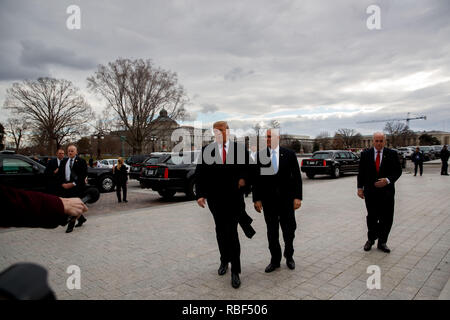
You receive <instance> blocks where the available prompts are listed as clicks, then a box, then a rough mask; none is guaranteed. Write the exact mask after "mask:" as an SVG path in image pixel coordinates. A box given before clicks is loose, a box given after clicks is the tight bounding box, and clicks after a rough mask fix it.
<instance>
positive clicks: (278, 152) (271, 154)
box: [269, 145, 280, 170]
mask: <svg viewBox="0 0 450 320" xmlns="http://www.w3.org/2000/svg"><path fill="white" fill-rule="evenodd" d="M269 150H270V160H272V156H273V152H274V151H275V152H276V156H277V169H278V170H280V145H278V146H277V147H276V148H275V149H270V148H269Z"/></svg>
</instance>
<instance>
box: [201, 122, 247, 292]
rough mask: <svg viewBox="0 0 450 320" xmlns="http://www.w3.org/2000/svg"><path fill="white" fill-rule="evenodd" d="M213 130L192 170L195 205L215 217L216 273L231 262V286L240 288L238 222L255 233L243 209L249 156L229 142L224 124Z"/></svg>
mask: <svg viewBox="0 0 450 320" xmlns="http://www.w3.org/2000/svg"><path fill="white" fill-rule="evenodd" d="M213 128H214V134H215V140H216V141H215V142H213V143H211V144H209V145H208V146H206V147H205V148H203V152H202V159H201V161H199V163H198V164H197V167H196V171H195V179H196V180H195V181H196V194H197V203H198V205H199V206H200V207H202V208H204V207H205V206H206V204H207V205H208V208H209V210H210V211H211V213H212V216H213V218H214V223H215V225H216V238H217V244H218V246H219V252H220V266H219V269H218V274H219V275H221V276H222V275H224V274H225V273H226V272H227V269H228V264H229V263H231V285H232V286H233V288H239V286H240V284H241V281H240V278H239V274H240V273H241V262H240V250H241V249H240V244H239V236H238V230H237V226H238V223H239V224H241V226H242V227H243V229H244V228H245V229H249V230H251V231H253V232H252V233H253V234H254V230H253V228H251V226H250V223H251V221H252V219H251V218H250V217H248V216H247V215H246V214H245V210H243V208H242V205H243V192H244V187H245V185H246V184H247V183H248V179H249V167H248V165H247V164H248V161H249V160H248V159H249V155H248V151H247V150H246V149H245V145H244V144H239V143H236V142H232V141H230V140H229V139H228V124H227V123H226V122H225V121H218V122H216V123H214V125H213ZM244 218H245V219H244ZM244 225H245V227H244ZM245 229H244V231H245ZM246 234H248V230H247V232H246ZM247 236H249V235H247ZM250 236H251V235H250ZM250 236H249V237H250Z"/></svg>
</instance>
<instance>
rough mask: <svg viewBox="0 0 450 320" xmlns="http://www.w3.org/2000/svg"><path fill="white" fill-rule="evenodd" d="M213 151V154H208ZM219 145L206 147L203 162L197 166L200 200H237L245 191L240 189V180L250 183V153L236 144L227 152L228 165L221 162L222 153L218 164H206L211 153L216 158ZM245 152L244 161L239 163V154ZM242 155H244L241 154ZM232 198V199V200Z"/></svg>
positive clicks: (203, 152) (196, 174)
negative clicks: (206, 156) (206, 158)
mask: <svg viewBox="0 0 450 320" xmlns="http://www.w3.org/2000/svg"><path fill="white" fill-rule="evenodd" d="M205 150H206V151H205ZM208 150H212V152H208ZM217 150H218V145H217V143H216V142H214V143H212V144H210V145H209V146H207V147H204V148H203V150H202V155H203V159H202V162H201V163H199V164H197V167H196V169H195V181H196V192H197V199H198V198H206V199H208V200H212V199H226V198H227V197H228V198H229V200H233V199H234V200H236V199H237V198H234V197H239V196H241V195H242V192H243V190H240V189H239V188H238V184H239V179H244V180H245V181H246V184H247V183H248V182H249V181H248V180H249V176H250V174H249V168H248V161H249V153H248V151H247V150H246V149H245V146H243V145H242V144H238V143H236V142H231V141H230V145H229V151H228V152H227V164H225V165H224V164H222V162H221V161H220V153H219V154H218V155H217V159H218V160H219V161H218V163H213V164H208V163H205V154H206V153H209V154H210V155H211V156H212V157H216V151H217ZM237 150H240V151H239V152H244V160H243V161H240V162H243V163H239V162H238V153H239V152H236V151H237ZM241 155H242V154H241ZM230 197H231V198H230Z"/></svg>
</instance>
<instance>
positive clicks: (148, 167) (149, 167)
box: [145, 166, 158, 169]
mask: <svg viewBox="0 0 450 320" xmlns="http://www.w3.org/2000/svg"><path fill="white" fill-rule="evenodd" d="M145 167H146V168H147V169H156V168H158V166H145Z"/></svg>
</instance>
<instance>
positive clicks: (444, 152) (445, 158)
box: [441, 145, 450, 176]
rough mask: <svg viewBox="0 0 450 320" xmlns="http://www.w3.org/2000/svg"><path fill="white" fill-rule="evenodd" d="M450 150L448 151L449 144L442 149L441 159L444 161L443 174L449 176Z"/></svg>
mask: <svg viewBox="0 0 450 320" xmlns="http://www.w3.org/2000/svg"><path fill="white" fill-rule="evenodd" d="M449 155H450V152H449V151H448V148H447V145H445V146H444V147H443V148H442V150H441V161H442V169H441V175H443V176H448V172H447V170H448V157H449Z"/></svg>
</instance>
